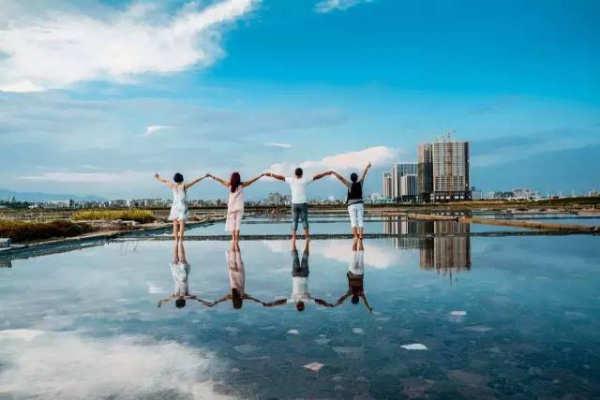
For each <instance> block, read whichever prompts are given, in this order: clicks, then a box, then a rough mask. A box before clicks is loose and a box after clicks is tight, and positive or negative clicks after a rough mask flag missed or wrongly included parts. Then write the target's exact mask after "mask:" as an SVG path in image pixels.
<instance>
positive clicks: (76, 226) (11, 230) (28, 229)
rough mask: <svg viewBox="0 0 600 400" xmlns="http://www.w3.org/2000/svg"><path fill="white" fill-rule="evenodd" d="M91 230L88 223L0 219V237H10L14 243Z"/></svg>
mask: <svg viewBox="0 0 600 400" xmlns="http://www.w3.org/2000/svg"><path fill="white" fill-rule="evenodd" d="M93 230H94V229H93V228H92V227H91V226H90V225H88V224H82V223H73V222H70V221H53V222H21V221H0V237H5V238H6V237H8V238H11V239H12V241H13V242H15V243H19V242H32V241H36V240H47V239H53V238H67V237H73V236H79V235H82V234H84V233H88V232H92V231H93Z"/></svg>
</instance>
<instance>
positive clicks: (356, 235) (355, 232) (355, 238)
mask: <svg viewBox="0 0 600 400" xmlns="http://www.w3.org/2000/svg"><path fill="white" fill-rule="evenodd" d="M352 235H354V241H356V240H358V228H357V227H353V228H352Z"/></svg>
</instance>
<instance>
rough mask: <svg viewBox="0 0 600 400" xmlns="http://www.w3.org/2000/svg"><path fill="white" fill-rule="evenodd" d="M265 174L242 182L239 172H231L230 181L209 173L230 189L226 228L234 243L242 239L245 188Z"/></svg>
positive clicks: (209, 175)
mask: <svg viewBox="0 0 600 400" xmlns="http://www.w3.org/2000/svg"><path fill="white" fill-rule="evenodd" d="M264 175H265V174H260V175H258V176H257V177H255V178H252V179H250V180H249V181H244V182H242V178H241V176H240V174H239V172H234V173H232V174H231V178H229V182H227V181H225V180H224V179H221V178H219V177H218V176H215V175H212V174H208V177H210V178H212V179H214V180H215V181H217V182H220V183H221V184H222V185H223V186H225V187H226V188H228V189H229V201H228V202H227V221H226V222H225V230H226V231H227V232H230V233H231V241H232V243H238V242H239V240H240V228H241V225H242V218H243V217H244V188H246V187H248V186H250V185H252V184H253V183H254V182H256V181H257V180H259V179H260V178H262V177H263V176H264Z"/></svg>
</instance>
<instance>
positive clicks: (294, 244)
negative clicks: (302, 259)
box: [292, 237, 298, 251]
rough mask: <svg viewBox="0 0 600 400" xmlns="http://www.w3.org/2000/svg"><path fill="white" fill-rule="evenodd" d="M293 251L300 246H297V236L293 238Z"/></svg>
mask: <svg viewBox="0 0 600 400" xmlns="http://www.w3.org/2000/svg"><path fill="white" fill-rule="evenodd" d="M292 251H298V248H297V247H296V238H295V237H294V239H293V240H292Z"/></svg>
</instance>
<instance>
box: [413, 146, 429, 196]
mask: <svg viewBox="0 0 600 400" xmlns="http://www.w3.org/2000/svg"><path fill="white" fill-rule="evenodd" d="M418 161H419V162H418V164H417V169H418V171H417V176H418V184H417V191H418V193H419V200H420V201H425V202H429V201H430V199H431V193H432V192H433V153H432V146H431V143H422V144H420V145H419V154H418Z"/></svg>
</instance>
